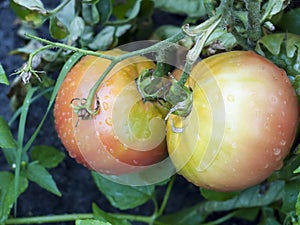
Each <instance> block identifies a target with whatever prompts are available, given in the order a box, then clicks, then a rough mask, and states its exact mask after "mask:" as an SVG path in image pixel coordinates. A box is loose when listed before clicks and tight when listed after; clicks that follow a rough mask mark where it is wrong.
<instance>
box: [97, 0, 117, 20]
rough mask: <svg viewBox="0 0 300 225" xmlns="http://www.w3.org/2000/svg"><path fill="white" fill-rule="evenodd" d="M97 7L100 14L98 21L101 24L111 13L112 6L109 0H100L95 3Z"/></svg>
mask: <svg viewBox="0 0 300 225" xmlns="http://www.w3.org/2000/svg"><path fill="white" fill-rule="evenodd" d="M97 9H98V12H99V15H100V23H101V24H102V25H103V24H105V23H106V22H107V21H108V19H109V18H110V17H111V14H112V10H113V7H112V2H111V0H101V1H100V2H99V3H98V4H97Z"/></svg>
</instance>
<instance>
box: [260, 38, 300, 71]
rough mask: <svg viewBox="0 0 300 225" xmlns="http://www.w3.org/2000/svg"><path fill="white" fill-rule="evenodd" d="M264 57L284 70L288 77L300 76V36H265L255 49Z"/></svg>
mask: <svg viewBox="0 0 300 225" xmlns="http://www.w3.org/2000/svg"><path fill="white" fill-rule="evenodd" d="M255 50H256V51H257V52H258V53H259V54H261V55H262V56H264V57H266V58H268V59H270V60H271V61H272V62H274V63H275V64H276V65H277V66H279V67H281V68H283V69H284V70H285V71H286V72H287V74H288V75H290V76H296V75H297V74H300V36H299V35H296V34H291V33H276V34H270V35H265V36H263V37H262V38H261V39H260V40H259V41H258V42H257V45H256V47H255Z"/></svg>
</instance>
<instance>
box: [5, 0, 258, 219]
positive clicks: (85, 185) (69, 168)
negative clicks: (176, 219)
mask: <svg viewBox="0 0 300 225" xmlns="http://www.w3.org/2000/svg"><path fill="white" fill-rule="evenodd" d="M43 2H44V3H45V2H47V1H43ZM48 2H51V1H48ZM56 2H57V1H56ZM51 4H52V5H53V4H54V5H55V1H52V2H51ZM51 4H49V6H51ZM162 15H164V14H161V13H156V14H155V17H154V18H153V20H154V22H157V21H158V20H159V19H158V18H159V17H160V16H162ZM164 16H166V15H164ZM163 21H164V23H168V22H169V21H173V23H174V18H173V17H172V16H171V17H170V16H169V17H164V19H163ZM175 22H176V21H175ZM17 30H18V25H17V24H16V17H15V15H14V13H13V12H12V11H11V9H10V8H9V1H8V0H1V1H0V63H1V64H2V65H3V67H4V69H5V71H6V73H7V75H9V74H11V73H13V72H14V70H15V69H17V68H18V67H20V66H21V65H22V63H23V61H22V59H21V58H20V57H19V56H14V55H10V54H9V52H10V51H11V50H13V49H16V48H18V47H21V46H23V45H24V40H23V39H21V38H20V37H18V36H17V34H16V33H17ZM56 73H58V71H57V72H56ZM13 78H14V77H9V79H10V81H11V80H12V79H13ZM0 90H1V91H0V104H1V105H0V106H1V107H0V115H1V116H2V117H4V118H5V119H6V120H7V121H8V120H9V118H10V117H11V116H12V114H13V112H12V110H11V108H10V106H9V105H10V102H9V100H8V99H7V98H6V93H7V92H8V90H9V88H8V87H7V86H5V85H1V86H0ZM46 103H47V102H46V101H43V100H39V101H38V102H36V103H35V104H34V105H33V106H32V108H31V111H30V114H29V118H28V121H27V129H26V134H25V140H26V139H28V137H30V135H31V134H32V132H33V130H34V129H35V127H36V126H37V124H38V121H40V120H41V117H42V115H43V112H44V111H45V109H46ZM53 124H54V123H53V116H52V115H50V116H49V117H48V120H47V121H46V123H45V124H44V126H43V128H42V130H41V132H40V134H39V136H38V138H37V139H36V141H35V143H34V145H39V144H43V145H51V146H54V147H57V148H59V149H61V150H62V151H65V150H64V148H63V147H62V145H61V143H60V141H59V139H58V138H57V134H56V132H55V130H54V126H53ZM12 131H13V132H14V135H16V132H17V124H13V126H12ZM7 169H9V168H8V166H7V164H6V161H5V159H4V157H3V154H2V153H1V151H0V171H3V170H7ZM50 172H51V174H52V175H53V176H54V179H55V181H56V183H57V185H58V188H59V190H60V191H61V193H62V197H56V196H55V195H53V194H51V193H49V192H47V191H45V190H43V189H41V188H40V187H39V186H37V185H36V184H33V183H30V185H29V189H28V190H27V191H26V192H25V193H24V194H22V195H21V197H20V198H19V201H18V210H17V212H18V216H19V217H27V216H44V215H53V214H67V213H90V212H91V204H92V203H93V202H95V203H96V204H97V205H98V206H99V207H100V208H102V209H103V210H105V211H110V212H115V211H116V209H114V208H112V207H111V206H110V205H109V203H108V201H107V200H106V199H105V197H104V196H103V195H101V193H100V192H99V191H98V190H97V188H96V186H95V184H94V183H93V181H92V179H91V176H90V172H89V171H88V170H87V169H85V168H84V167H82V166H81V165H79V164H77V163H76V162H75V161H74V160H73V159H71V158H70V157H66V159H65V160H64V162H63V163H62V164H61V165H60V166H59V167H58V168H55V169H52V170H51V171H50ZM0 182H1V181H0ZM164 189H165V188H164V187H161V188H159V189H158V195H159V196H160V198H162V197H163V193H164ZM199 201H201V196H200V193H199V190H198V188H197V187H195V186H193V185H192V184H190V183H188V182H187V181H185V180H184V179H183V178H182V177H179V176H178V178H177V180H176V183H175V186H174V189H173V190H172V193H171V198H170V201H169V202H168V205H167V208H166V212H167V213H170V212H175V211H177V210H179V209H182V208H184V207H187V206H191V205H193V204H195V203H197V202H199ZM152 207H153V206H152V204H151V203H147V204H145V205H143V206H141V207H138V208H136V209H134V210H132V211H130V212H132V213H135V214H148V213H150V212H152ZM56 224H61V225H69V224H73V223H56ZM224 224H225V223H224ZM226 224H228V225H229V224H230V225H234V224H239V225H242V224H243V225H247V224H253V223H246V222H242V221H230V222H228V223H226Z"/></svg>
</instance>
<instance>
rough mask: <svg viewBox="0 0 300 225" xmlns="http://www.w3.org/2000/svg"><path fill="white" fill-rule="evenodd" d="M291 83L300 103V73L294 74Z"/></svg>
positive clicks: (297, 148) (297, 149)
mask: <svg viewBox="0 0 300 225" xmlns="http://www.w3.org/2000/svg"><path fill="white" fill-rule="evenodd" d="M292 84H293V87H294V90H295V92H296V95H297V98H298V102H299V103H300V75H296V76H295V78H294V79H293V80H292ZM295 152H296V154H299V153H300V145H298V146H297V147H296V149H295Z"/></svg>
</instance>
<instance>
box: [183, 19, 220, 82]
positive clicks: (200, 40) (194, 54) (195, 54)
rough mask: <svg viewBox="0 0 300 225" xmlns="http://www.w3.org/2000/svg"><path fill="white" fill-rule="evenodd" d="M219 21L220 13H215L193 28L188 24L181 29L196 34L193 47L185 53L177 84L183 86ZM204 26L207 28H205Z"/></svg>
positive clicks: (189, 33)
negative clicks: (184, 60)
mask: <svg viewBox="0 0 300 225" xmlns="http://www.w3.org/2000/svg"><path fill="white" fill-rule="evenodd" d="M220 22H221V18H220V15H216V16H214V17H211V18H210V19H209V20H207V22H206V23H205V24H204V25H205V26H204V25H203V24H202V26H201V27H199V26H197V27H195V28H193V29H190V28H189V26H184V27H183V30H184V31H185V32H186V33H187V34H188V35H197V40H196V43H195V45H194V47H193V48H192V49H191V50H189V52H188V54H187V55H186V63H185V65H184V68H183V72H182V75H181V77H180V80H179V81H178V84H179V86H181V87H183V86H184V84H185V83H186V81H187V79H188V77H189V74H190V72H191V70H192V67H193V64H194V63H195V62H196V61H197V59H198V58H199V55H200V53H201V51H202V49H203V47H204V45H205V43H206V41H207V39H208V37H209V36H210V35H211V33H212V32H213V31H214V30H215V28H216V27H217V26H218V25H219V23H220ZM206 27H208V28H207V30H206V29H205V28H206Z"/></svg>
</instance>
